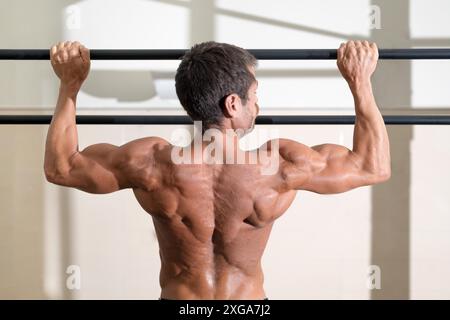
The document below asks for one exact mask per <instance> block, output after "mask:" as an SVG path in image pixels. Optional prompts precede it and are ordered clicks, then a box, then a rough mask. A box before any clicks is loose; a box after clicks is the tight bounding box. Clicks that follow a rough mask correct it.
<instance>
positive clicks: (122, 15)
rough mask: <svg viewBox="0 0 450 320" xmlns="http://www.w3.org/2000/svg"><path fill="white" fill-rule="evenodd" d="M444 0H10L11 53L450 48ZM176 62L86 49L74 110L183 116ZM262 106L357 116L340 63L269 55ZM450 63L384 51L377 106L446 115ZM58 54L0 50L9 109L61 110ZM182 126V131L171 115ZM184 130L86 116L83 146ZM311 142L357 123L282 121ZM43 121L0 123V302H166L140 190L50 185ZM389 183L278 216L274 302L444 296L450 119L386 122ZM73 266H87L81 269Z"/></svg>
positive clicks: (2, 102) (449, 247)
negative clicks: (6, 54) (73, 45)
mask: <svg viewBox="0 0 450 320" xmlns="http://www.w3.org/2000/svg"><path fill="white" fill-rule="evenodd" d="M448 12H450V2H449V1H446V0H430V1H425V0H410V1H408V0H401V1H391V0H341V1H332V0H326V1H324V0H321V1H317V0H315V1H312V0H310V1H307V0H302V1H299V0H283V1H270V0H246V1H242V0H227V1H224V0H215V1H209V0H153V1H152V0H127V1H124V0H123V1H120V0H108V1H106V0H85V1H69V0H59V1H50V0H40V1H31V0H2V1H1V2H0V47H1V48H8V49H13V48H28V49H42V48H50V47H51V46H52V45H53V44H54V43H56V42H59V41H64V40H78V41H80V42H82V43H83V44H85V45H86V46H87V47H89V48H91V49H139V48H145V49H183V48H189V47H190V46H192V45H193V44H195V43H198V42H202V41H208V40H215V41H219V42H228V43H232V44H235V45H238V46H241V47H243V48H247V49H257V48H276V49H287V48H337V47H338V46H339V45H340V43H341V42H343V41H346V40H349V39H354V40H358V39H367V40H369V41H375V42H377V44H378V46H379V47H380V48H420V47H450V20H449V19H448ZM178 63H179V62H178V61H93V62H92V70H91V73H90V76H89V78H88V80H87V82H86V83H85V85H84V87H83V90H82V92H81V93H80V95H79V99H78V109H77V114H79V115H82V114H99V115H103V114H117V115H120V114H140V115H154V114H185V113H184V112H183V110H182V109H181V107H180V104H179V102H178V100H177V98H176V95H175V90H174V75H175V71H176V68H177V66H178ZM257 78H258V80H259V90H258V94H259V101H260V105H261V114H305V115H307V114H333V115H344V114H354V108H353V100H352V97H351V94H350V92H349V90H348V88H347V85H346V83H345V81H344V80H343V79H342V78H341V77H340V75H339V72H338V71H337V68H336V65H335V61H260V64H259V68H258V70H257ZM449 83H450V61H448V60H442V61H431V60H426V61H381V62H379V65H378V69H377V71H376V74H375V76H374V79H373V84H374V90H375V95H376V98H377V101H378V105H379V107H380V109H381V110H382V113H383V114H386V115H388V114H450V90H449ZM57 93H58V81H57V79H56V76H55V75H54V74H53V71H52V69H51V66H50V63H49V62H48V61H0V114H4V115H5V114H35V115H38V114H48V115H51V114H53V110H54V107H55V103H56V99H57ZM178 127H179V126H178ZM176 128H177V127H176V126H145V125H135V126H99V125H98V126H97V125H92V126H78V133H79V143H80V149H84V148H85V147H86V146H88V145H90V144H94V143H100V142H108V143H113V144H116V145H121V144H124V143H126V142H128V141H130V140H133V139H136V138H140V137H144V136H154V135H156V136H162V137H164V138H166V139H169V138H170V137H171V133H172V132H173V130H174V129H176ZM271 128H272V129H277V131H278V132H279V136H282V137H286V138H291V139H295V140H297V141H300V142H302V143H305V144H308V145H315V144H321V143H339V144H342V145H345V146H347V147H349V148H351V147H352V135H353V127H352V126H278V127H275V128H274V127H271ZM47 130H48V126H47V125H45V126H42V125H36V126H6V125H3V126H0V150H1V151H0V298H2V299H157V298H158V297H159V293H160V287H159V280H158V279H159V278H158V277H159V267H160V262H159V254H158V243H157V241H156V236H155V233H154V229H153V225H152V221H151V218H150V216H149V215H148V214H146V213H145V211H144V210H143V209H141V208H140V206H139V205H138V203H137V202H136V200H135V198H134V196H133V193H132V191H131V190H122V191H120V192H116V193H113V194H108V195H91V194H87V193H84V192H81V191H78V190H75V189H69V188H64V187H59V186H55V185H52V184H50V183H48V182H47V181H46V179H45V176H44V172H43V158H44V146H45V138H46V134H47ZM388 131H389V136H390V139H391V153H392V169H393V174H392V178H391V179H390V181H389V182H387V183H384V184H381V185H378V186H376V187H364V188H359V189H356V190H353V191H350V192H347V193H344V194H339V195H327V196H324V195H317V194H314V193H309V192H299V194H298V196H297V198H296V200H295V202H294V203H293V205H292V207H291V208H290V209H289V210H288V212H287V213H286V214H285V215H284V216H283V217H282V218H281V219H280V220H278V221H277V222H276V223H275V226H274V229H273V233H272V236H271V239H270V240H269V244H268V247H267V249H266V252H265V255H264V259H263V267H264V270H265V288H266V293H267V295H268V297H269V298H271V299H449V298H450V197H449V195H450V187H449V186H448V181H450V167H449V165H448V164H449V163H450V143H449V142H448V141H449V138H450V127H448V126H388ZM74 277H76V279H75V280H74Z"/></svg>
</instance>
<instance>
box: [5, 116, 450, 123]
mask: <svg viewBox="0 0 450 320" xmlns="http://www.w3.org/2000/svg"><path fill="white" fill-rule="evenodd" d="M383 118H384V122H385V124H387V125H450V115H449V116H445V115H441V116H437V115H401V116H400V115H390V116H383ZM51 120H52V116H48V115H1V116H0V125H45V124H50V121H51ZM76 123H77V124H80V125H144V124H145V125H182V124H192V120H191V119H190V118H189V117H187V116H140V115H132V116H129V115H127V116H118V115H111V116H108V115H101V116H97V115H96V116H93V115H80V116H76ZM354 123H355V116H335V115H330V116H259V117H257V118H256V124H261V125H352V124H354Z"/></svg>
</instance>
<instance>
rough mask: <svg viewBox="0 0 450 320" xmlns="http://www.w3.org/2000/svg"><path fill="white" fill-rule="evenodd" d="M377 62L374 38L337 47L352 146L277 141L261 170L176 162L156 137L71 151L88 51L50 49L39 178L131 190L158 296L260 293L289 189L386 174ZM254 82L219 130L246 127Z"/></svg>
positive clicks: (253, 106)
mask: <svg viewBox="0 0 450 320" xmlns="http://www.w3.org/2000/svg"><path fill="white" fill-rule="evenodd" d="M377 60H378V50H377V47H376V45H375V44H370V43H368V42H367V41H365V42H358V41H356V42H353V41H350V42H347V43H345V44H342V45H341V47H340V48H339V50H338V60H337V64H338V67H339V70H340V71H341V73H342V75H343V77H344V78H345V79H346V81H347V82H348V84H349V87H350V90H351V92H352V94H353V97H354V101H355V112H356V117H357V120H356V123H355V127H354V141H353V149H352V150H349V149H348V148H346V147H344V146H340V145H335V144H322V145H318V146H313V147H308V146H306V145H303V144H301V143H298V142H296V141H293V140H286V139H280V140H279V141H278V142H279V150H272V149H270V148H269V150H271V152H276V155H277V156H278V157H279V162H280V165H279V168H278V170H277V172H276V173H275V174H273V175H262V174H261V168H262V166H263V164H262V163H258V164H244V165H233V164H206V163H202V164H181V165H180V164H178V165H176V164H174V163H173V162H172V161H171V150H172V148H173V147H172V146H171V145H170V144H169V143H168V142H167V141H165V140H164V139H161V138H157V137H147V138H142V139H138V140H134V141H131V142H129V143H127V144H125V145H123V146H120V147H118V146H114V145H111V144H106V143H102V144H95V145H91V146H89V147H87V148H86V149H84V150H82V151H80V150H79V149H78V137H77V127H76V123H75V112H76V97H77V93H78V92H79V90H80V88H81V86H82V83H83V82H84V80H85V79H86V78H87V76H88V73H89V68H90V59H89V50H88V49H86V48H85V47H84V46H82V45H81V44H79V43H78V42H74V43H71V42H66V43H60V44H58V45H57V46H55V47H53V48H52V49H51V61H52V66H53V68H54V70H55V73H56V74H57V75H58V77H59V78H60V80H61V86H60V94H59V98H58V103H57V106H56V110H55V113H54V116H53V119H52V122H51V125H50V127H49V131H48V135H47V142H46V150H45V165H44V169H45V173H46V177H47V180H48V181H50V182H52V183H55V184H58V185H62V186H67V187H73V188H77V189H79V190H82V191H85V192H89V193H95V194H104V193H111V192H115V191H118V190H121V189H126V188H131V189H133V192H134V194H135V196H136V199H137V201H138V202H139V203H140V204H141V206H142V208H143V209H144V210H145V211H147V212H148V213H149V214H150V215H151V216H152V218H153V222H154V225H155V230H156V234H157V237H158V240H159V245H160V258H161V273H160V284H161V288H162V291H161V297H162V298H168V299H263V298H265V297H266V293H265V291H264V288H263V272H262V268H261V257H262V255H263V252H264V249H265V247H266V243H267V240H268V238H269V235H270V231H271V229H272V226H273V223H274V221H275V220H276V219H277V218H279V217H280V216H281V215H283V213H284V212H286V210H287V209H288V208H289V206H290V204H291V203H292V201H293V200H294V198H295V195H296V192H297V190H308V191H312V192H316V193H321V194H332V193H341V192H345V191H348V190H351V189H354V188H357V187H361V186H367V185H373V184H376V183H380V182H384V181H386V180H388V179H389V177H390V172H391V171H390V154H389V139H388V135H387V132H386V127H385V125H384V122H383V119H382V117H381V114H380V112H379V110H378V107H377V105H376V102H375V99H374V96H373V94H372V87H371V81H370V78H371V75H372V73H373V72H374V70H375V68H376V64H377ZM251 71H252V72H254V70H253V69H251ZM256 88H257V82H255V83H254V84H253V85H252V86H251V87H250V90H249V92H248V96H249V99H248V100H247V103H246V104H245V105H243V103H242V101H241V99H240V98H239V96H238V95H237V94H231V95H229V96H228V97H227V98H226V100H225V108H224V119H223V121H222V123H221V124H220V125H219V126H217V128H218V129H219V130H226V129H233V130H236V129H248V128H251V127H253V125H254V120H255V118H256V116H257V114H258V111H259V108H258V104H257V102H258V99H257V96H256ZM225 139H232V140H237V139H238V137H237V136H232V137H227V138H225ZM204 146H205V145H204ZM269 146H270V144H269ZM225 151H229V150H228V149H227V148H225Z"/></svg>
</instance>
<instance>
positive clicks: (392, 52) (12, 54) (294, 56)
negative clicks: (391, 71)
mask: <svg viewBox="0 0 450 320" xmlns="http://www.w3.org/2000/svg"><path fill="white" fill-rule="evenodd" d="M248 51H250V52H251V53H252V54H253V55H254V56H255V57H256V58H257V59H261V60H333V59H336V58H337V50H336V49H249V50H248ZM185 52H186V50H185V49H155V50H141V49H137V50H96V49H93V50H91V60H177V59H181V57H182V56H183V55H184V53H185ZM379 58H380V59H390V60H409V59H450V48H437V49H423V48H422V49H379ZM49 59H50V50H49V49H0V60H49Z"/></svg>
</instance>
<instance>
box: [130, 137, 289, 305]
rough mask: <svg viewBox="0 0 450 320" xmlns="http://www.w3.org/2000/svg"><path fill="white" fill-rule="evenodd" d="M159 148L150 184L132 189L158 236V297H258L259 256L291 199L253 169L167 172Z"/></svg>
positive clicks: (175, 168)
mask: <svg viewBox="0 0 450 320" xmlns="http://www.w3.org/2000/svg"><path fill="white" fill-rule="evenodd" d="M150 140H151V139H150ZM162 145H163V147H161V148H160V150H158V152H157V153H155V154H154V157H155V158H157V159H158V161H157V162H156V164H155V166H154V167H153V168H152V170H153V172H152V173H149V176H152V177H154V176H155V175H156V176H158V177H159V179H158V181H157V182H156V181H155V180H154V181H153V183H151V186H150V187H149V189H148V190H143V189H140V188H136V189H134V194H135V195H136V198H137V200H138V201H139V203H140V204H141V206H142V207H143V208H144V210H146V211H147V212H148V213H149V214H151V216H152V218H153V222H154V225H155V230H156V234H157V236H158V241H159V245H160V256H161V274H160V284H161V288H162V293H161V296H162V297H163V298H170V299H263V298H265V292H264V289H263V273H262V268H261V257H262V254H263V252H264V249H265V246H266V243H267V240H268V238H269V234H270V231H271V229H272V225H273V222H274V220H275V218H276V217H278V216H280V215H281V214H282V213H284V211H285V210H286V209H287V208H288V207H289V205H290V204H291V202H292V201H293V199H294V197H295V193H296V192H295V191H293V190H288V189H287V188H286V186H285V184H284V183H283V180H282V179H281V177H280V176H279V175H277V174H276V175H261V165H260V164H212V165H211V164H181V165H180V164H176V165H175V164H173V162H172V159H171V151H172V147H171V146H170V145H169V144H164V143H162Z"/></svg>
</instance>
